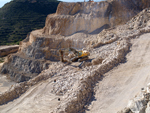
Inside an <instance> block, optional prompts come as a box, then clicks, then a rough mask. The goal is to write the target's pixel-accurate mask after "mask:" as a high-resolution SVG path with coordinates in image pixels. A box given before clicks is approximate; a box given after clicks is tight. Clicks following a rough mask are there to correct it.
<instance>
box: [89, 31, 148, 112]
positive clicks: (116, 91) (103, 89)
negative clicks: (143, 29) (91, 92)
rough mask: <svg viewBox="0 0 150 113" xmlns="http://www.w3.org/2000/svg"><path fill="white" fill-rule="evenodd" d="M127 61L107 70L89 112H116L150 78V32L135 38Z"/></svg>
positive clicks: (125, 104) (97, 87)
mask: <svg viewBox="0 0 150 113" xmlns="http://www.w3.org/2000/svg"><path fill="white" fill-rule="evenodd" d="M131 43H132V44H133V45H132V47H131V52H130V53H128V54H127V60H126V63H122V64H120V65H119V66H117V67H115V68H114V69H113V70H111V71H110V72H108V73H106V74H105V75H104V76H105V77H104V79H103V80H102V81H100V82H99V83H98V84H97V86H96V88H95V90H96V94H95V99H94V100H93V101H92V103H91V105H90V106H89V108H88V110H87V111H86V113H116V112H117V111H119V110H121V109H123V108H124V107H125V106H127V103H128V101H129V100H130V99H132V98H133V97H134V96H135V95H136V94H138V93H139V92H140V90H141V88H142V87H145V86H146V84H147V83H149V82H150V76H149V74H150V51H149V50H150V33H148V34H144V35H142V36H140V38H137V39H133V40H131Z"/></svg>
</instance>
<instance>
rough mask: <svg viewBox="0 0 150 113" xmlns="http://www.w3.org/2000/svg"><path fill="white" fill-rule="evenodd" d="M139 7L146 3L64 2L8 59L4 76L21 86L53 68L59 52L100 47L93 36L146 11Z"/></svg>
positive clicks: (133, 0)
mask: <svg viewBox="0 0 150 113" xmlns="http://www.w3.org/2000/svg"><path fill="white" fill-rule="evenodd" d="M138 4H142V2H141V3H139V2H137V1H135V0H132V1H130V2H129V1H128V0H113V1H103V2H83V3H63V2H61V3H60V4H59V5H58V8H57V11H56V13H55V14H50V15H48V16H47V18H46V23H45V27H44V28H43V29H41V30H36V31H32V32H31V33H30V34H29V35H28V36H27V38H26V39H25V40H24V41H22V42H21V43H20V47H19V52H18V53H17V54H14V55H10V56H9V57H8V59H7V62H6V63H5V64H4V66H3V67H2V69H1V73H4V74H9V75H10V78H11V79H13V80H15V81H17V82H21V81H25V80H29V79H30V78H33V77H35V76H37V75H38V74H39V73H41V72H42V70H44V69H47V68H48V65H49V64H51V63H52V62H56V61H58V60H59V55H58V52H57V51H58V49H59V48H68V47H69V46H71V47H74V48H77V49H82V48H90V47H91V46H92V45H93V44H95V45H96V43H97V42H96V41H93V40H92V39H90V38H94V37H96V35H93V34H97V33H99V32H101V31H102V30H103V29H104V28H109V27H113V26H116V25H118V24H121V23H124V22H126V21H127V20H129V19H130V18H131V17H133V16H134V15H135V14H137V13H138V12H139V11H140V10H141V9H142V8H141V7H140V5H138ZM133 7H134V8H133ZM75 33H76V34H78V33H81V34H82V35H76V34H75ZM72 34H74V35H72ZM114 40H117V37H116V38H114ZM97 44H98V43H97ZM96 46H98V45H96Z"/></svg>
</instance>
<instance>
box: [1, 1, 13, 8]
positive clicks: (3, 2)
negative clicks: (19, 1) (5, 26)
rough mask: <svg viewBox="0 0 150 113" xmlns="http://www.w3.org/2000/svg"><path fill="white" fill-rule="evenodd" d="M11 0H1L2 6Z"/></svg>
mask: <svg viewBox="0 0 150 113" xmlns="http://www.w3.org/2000/svg"><path fill="white" fill-rule="evenodd" d="M10 1H11V0H0V8H1V7H2V6H3V5H4V4H6V3H7V2H10Z"/></svg>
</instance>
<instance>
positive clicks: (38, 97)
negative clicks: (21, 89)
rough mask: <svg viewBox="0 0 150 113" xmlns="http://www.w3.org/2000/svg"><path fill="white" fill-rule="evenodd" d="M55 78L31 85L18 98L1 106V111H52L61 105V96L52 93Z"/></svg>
mask: <svg viewBox="0 0 150 113" xmlns="http://www.w3.org/2000/svg"><path fill="white" fill-rule="evenodd" d="M52 81H53V79H52V80H51V81H49V80H47V81H44V82H41V83H39V84H38V85H35V86H33V87H31V88H30V89H29V90H28V91H27V92H26V93H25V94H23V95H22V96H21V97H19V98H18V99H15V100H14V101H12V102H10V103H8V104H6V105H3V106H0V113H49V112H50V113H51V111H52V110H53V109H54V108H55V107H56V106H58V105H59V103H60V101H58V98H60V99H61V96H59V97H58V96H55V95H53V94H52V93H50V91H49V88H50V87H52V85H51V83H52Z"/></svg>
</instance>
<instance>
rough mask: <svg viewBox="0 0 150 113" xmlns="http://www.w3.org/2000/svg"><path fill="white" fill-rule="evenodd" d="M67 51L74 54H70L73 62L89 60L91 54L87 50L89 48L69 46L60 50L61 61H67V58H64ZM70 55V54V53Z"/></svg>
mask: <svg viewBox="0 0 150 113" xmlns="http://www.w3.org/2000/svg"><path fill="white" fill-rule="evenodd" d="M66 52H68V53H69V52H72V53H73V55H70V56H71V57H70V61H71V62H76V61H78V62H82V61H84V60H87V59H88V56H89V55H90V53H89V52H88V51H87V50H79V51H78V50H76V49H74V48H68V49H64V50H62V49H60V50H59V55H60V61H61V62H67V60H64V56H65V53H66ZM68 56H69V54H68Z"/></svg>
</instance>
